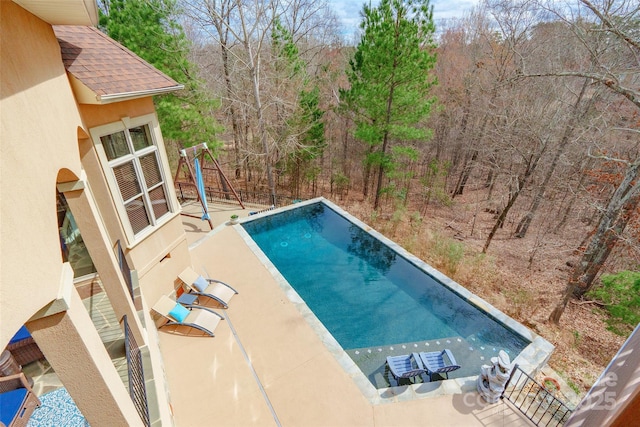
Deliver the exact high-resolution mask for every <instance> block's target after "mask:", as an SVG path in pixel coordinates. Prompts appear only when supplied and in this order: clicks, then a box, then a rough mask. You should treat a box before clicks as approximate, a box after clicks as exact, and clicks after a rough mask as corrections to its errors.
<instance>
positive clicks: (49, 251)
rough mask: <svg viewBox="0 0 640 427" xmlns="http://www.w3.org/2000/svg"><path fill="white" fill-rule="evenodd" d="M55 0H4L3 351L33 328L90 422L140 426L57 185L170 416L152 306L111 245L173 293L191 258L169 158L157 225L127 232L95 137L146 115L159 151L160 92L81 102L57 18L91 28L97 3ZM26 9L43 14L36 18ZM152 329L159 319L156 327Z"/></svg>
mask: <svg viewBox="0 0 640 427" xmlns="http://www.w3.org/2000/svg"><path fill="white" fill-rule="evenodd" d="M56 1H57V5H58V8H57V9H55V8H54V9H51V10H49V9H47V8H44V9H42V8H41V7H40V6H39V5H38V2H33V1H30V0H23V1H21V2H19V3H18V2H12V1H4V0H3V1H0V31H1V33H0V40H1V46H0V52H1V58H0V64H1V69H0V75H1V77H2V78H1V80H0V84H1V89H0V90H1V91H0V100H1V104H0V114H1V119H2V120H1V127H0V138H1V140H0V141H1V147H0V148H1V151H0V162H1V163H0V185H1V193H0V194H1V199H0V202H1V206H0V209H1V210H0V227H1V228H0V245H1V246H0V259H1V263H2V265H1V268H0V348H4V347H5V346H6V345H7V343H8V342H9V340H10V339H11V338H12V336H13V335H14V334H15V333H16V331H18V329H19V328H20V327H21V326H22V325H26V326H27V328H28V330H29V332H30V333H31V335H32V336H33V338H34V339H35V341H36V342H37V344H38V346H39V347H40V349H41V350H42V352H43V353H44V355H45V357H46V358H47V361H48V362H49V363H50V364H51V366H52V367H53V368H54V369H55V371H56V374H57V375H58V377H59V378H60V380H61V381H62V383H63V384H64V386H65V387H66V389H67V390H68V392H69V393H70V394H71V396H72V397H73V399H74V401H75V402H76V404H77V405H78V407H79V409H80V410H81V412H82V413H83V415H84V416H85V417H86V418H87V421H89V423H90V424H91V425H92V426H101V425H110V426H111V425H142V421H141V419H140V417H139V415H138V413H137V412H136V408H135V407H134V405H133V403H132V400H131V398H130V397H129V393H128V390H126V388H125V387H124V385H123V382H122V380H121V379H120V376H119V374H118V373H117V371H116V369H115V368H114V367H113V364H112V362H111V360H110V356H109V353H108V352H107V350H106V349H105V345H104V343H103V342H102V341H101V338H100V336H99V334H98V331H97V330H96V328H95V326H94V325H93V323H92V320H91V318H90V317H89V314H88V313H87V309H86V308H85V307H84V305H83V303H82V300H81V298H80V296H79V294H78V292H77V291H76V288H75V286H74V273H73V271H72V269H71V266H70V264H69V263H68V262H63V255H62V250H61V242H60V234H59V233H60V232H59V224H58V217H57V196H56V191H59V192H60V193H62V194H64V196H65V199H66V201H67V203H68V205H69V208H70V210H71V212H72V213H73V217H74V218H75V221H76V223H77V227H78V229H79V230H80V232H81V234H82V238H83V241H84V243H85V244H86V248H87V250H88V252H89V255H90V256H91V259H92V260H93V264H94V265H95V268H96V269H97V272H98V274H99V277H100V280H101V283H102V286H103V287H104V290H105V292H106V294H107V296H108V298H109V301H110V303H111V306H112V307H113V311H114V312H115V315H116V317H117V318H118V319H122V318H123V316H125V315H126V316H127V318H128V323H129V326H130V327H131V330H132V333H133V336H134V338H135V339H136V341H137V343H138V345H139V347H140V348H141V351H142V353H143V354H145V355H146V356H145V357H146V360H145V364H147V365H149V366H148V368H150V369H147V370H146V372H145V379H146V381H147V383H148V387H150V388H151V389H152V390H151V392H148V394H149V396H151V398H150V401H149V406H150V414H151V418H152V425H170V424H171V423H172V421H171V414H170V412H169V407H170V405H169V402H168V401H167V393H166V391H165V390H166V384H165V383H164V374H163V370H162V367H161V365H160V364H161V360H160V355H159V350H158V343H157V333H156V331H155V325H154V324H153V322H152V321H151V319H150V317H149V309H148V306H147V305H146V303H144V302H141V301H139V302H138V303H137V304H138V306H136V304H135V303H134V301H132V298H131V297H130V295H129V291H128V288H127V286H126V281H125V279H124V277H123V273H122V271H121V270H120V268H119V265H118V260H117V257H116V251H115V248H116V245H117V242H118V241H120V242H121V244H122V248H123V250H124V253H125V256H126V259H127V262H128V264H129V267H130V268H131V269H132V270H133V275H132V276H133V277H134V281H136V279H137V283H138V284H139V285H140V287H145V286H147V287H148V288H149V289H150V294H151V295H157V296H159V295H161V294H166V293H170V292H171V291H173V290H174V289H173V286H174V280H173V279H172V278H175V277H176V276H177V274H178V272H179V271H181V269H183V268H184V267H185V266H186V265H189V264H190V259H189V252H188V247H187V240H186V236H185V233H184V230H183V227H182V223H181V220H180V206H179V203H178V201H177V199H176V196H175V190H174V189H173V184H172V177H171V176H170V172H169V165H168V163H167V161H166V156H164V155H162V156H161V162H162V164H161V168H162V170H163V171H164V175H165V179H166V181H167V183H168V184H167V190H168V194H167V198H168V199H169V204H170V206H171V210H172V212H171V213H170V214H168V215H165V216H164V217H163V218H162V220H161V222H158V224H157V225H156V226H155V227H153V230H151V231H149V232H147V233H145V234H144V235H142V237H140V236H138V235H136V238H135V239H132V234H131V232H129V234H127V232H126V230H125V229H126V227H125V225H124V223H123V219H122V209H123V208H122V206H120V207H119V206H118V203H119V202H120V199H119V198H118V197H119V195H118V194H113V193H114V191H113V185H112V186H111V187H110V186H109V182H108V179H109V178H108V176H107V173H105V170H109V169H108V168H105V165H104V163H105V161H104V156H103V157H102V158H101V157H100V155H99V152H98V150H97V149H96V142H95V140H94V139H92V129H94V128H96V127H100V126H103V125H109V124H111V123H114V122H117V123H125V124H126V123H127V121H128V120H136V118H139V117H146V118H148V120H150V126H151V127H152V128H153V131H154V135H155V142H156V145H157V147H158V150H159V151H162V152H164V150H165V148H164V144H163V141H162V136H161V133H160V130H159V125H158V123H157V118H156V117H155V108H154V104H153V100H152V98H151V96H150V95H146V96H145V95H141V96H140V97H138V99H131V97H132V96H131V95H129V96H128V97H127V100H123V101H122V102H117V100H116V101H114V100H113V99H111V100H110V101H109V102H110V103H109V104H107V105H87V104H82V103H81V102H82V99H79V97H78V95H79V94H77V93H74V86H73V85H72V84H71V83H70V81H71V80H73V79H74V77H73V76H71V75H69V74H68V73H67V72H66V70H65V66H64V64H63V61H62V57H61V51H60V45H59V42H58V40H57V38H56V35H55V34H54V31H53V28H52V24H54V23H55V24H65V22H64V17H63V16H61V14H60V13H58V12H56V10H58V11H59V10H62V9H65V8H72V9H73V8H75V7H78V8H80V9H82V10H80V11H78V14H74V15H73V19H72V18H69V19H72V22H68V23H69V24H82V25H95V23H96V22H94V21H95V19H94V17H95V16H97V6H96V4H95V3H94V2H86V1H78V0H56ZM23 6H24V7H23ZM30 6H33V7H30ZM86 7H88V8H89V10H86V9H85V8H86ZM27 9H30V10H32V11H38V16H36V15H34V14H33V13H32V12H30V11H29V10H27ZM49 17H50V19H49ZM83 17H85V18H83ZM76 90H77V88H76ZM85 95H86V94H84V95H83V96H85ZM112 179H113V178H112ZM120 203H121V202H120ZM148 328H153V329H152V331H151V333H150V331H149V329H148Z"/></svg>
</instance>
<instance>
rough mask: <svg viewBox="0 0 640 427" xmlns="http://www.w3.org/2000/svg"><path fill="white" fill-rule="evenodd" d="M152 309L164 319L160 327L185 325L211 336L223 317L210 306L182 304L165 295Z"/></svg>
mask: <svg viewBox="0 0 640 427" xmlns="http://www.w3.org/2000/svg"><path fill="white" fill-rule="evenodd" d="M152 310H153V311H155V312H156V313H158V314H159V315H161V316H162V317H164V318H165V320H166V322H165V323H163V324H162V325H160V328H162V327H164V326H186V327H189V328H194V329H197V330H199V331H202V332H203V333H205V334H207V335H210V336H212V337H213V336H214V334H213V332H214V331H215V330H216V327H217V326H218V323H220V321H221V320H222V319H223V317H222V316H221V315H220V314H218V313H216V312H215V311H213V310H211V309H210V308H207V307H202V306H197V305H189V306H184V305H182V304H180V303H178V302H175V301H174V300H172V299H171V298H169V297H168V296H166V295H163V296H162V297H161V298H160V300H159V301H158V302H157V303H156V304H155V305H154V306H153V308H152ZM187 335H189V334H187Z"/></svg>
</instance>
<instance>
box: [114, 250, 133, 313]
mask: <svg viewBox="0 0 640 427" xmlns="http://www.w3.org/2000/svg"><path fill="white" fill-rule="evenodd" d="M116 245H117V247H118V265H119V266H120V271H121V272H122V276H123V277H124V281H125V282H126V283H127V288H128V289H129V294H130V295H131V301H133V300H134V296H133V280H131V268H129V264H128V263H127V258H125V256H124V251H123V250H122V245H121V244H120V240H118V241H117V242H116Z"/></svg>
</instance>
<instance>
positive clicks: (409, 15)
mask: <svg viewBox="0 0 640 427" xmlns="http://www.w3.org/2000/svg"><path fill="white" fill-rule="evenodd" d="M363 16H364V20H363V22H362V24H361V28H362V30H363V35H362V38H361V40H360V43H359V44H358V46H357V48H356V51H355V54H354V57H353V59H352V60H351V61H350V69H349V70H348V71H347V77H348V79H349V83H350V88H349V89H348V90H346V91H342V93H341V98H342V102H343V103H344V104H345V107H346V108H347V109H348V110H350V111H352V112H353V113H354V121H355V124H356V131H355V137H356V138H357V139H358V140H360V141H362V142H364V143H366V144H367V145H368V146H369V154H368V156H367V159H366V162H367V163H366V164H367V165H370V166H372V167H374V168H377V170H378V176H377V185H376V193H375V199H374V204H373V206H374V209H377V208H378V206H379V198H380V193H381V189H382V183H383V177H384V173H385V171H386V170H388V169H392V168H393V162H394V156H393V155H392V150H391V149H390V145H391V143H392V142H393V141H397V142H400V141H411V140H425V139H427V138H428V137H429V132H428V131H426V130H425V129H424V128H421V127H420V126H419V125H420V124H421V123H422V122H423V121H424V120H425V119H426V118H427V117H428V116H429V114H430V111H431V107H432V105H433V104H434V102H435V99H434V98H432V97H429V90H430V89H431V87H432V86H433V85H435V84H436V78H435V76H433V75H432V74H431V70H432V69H433V67H434V66H435V62H436V56H435V52H434V49H435V45H434V42H433V35H434V32H435V25H434V23H433V8H432V6H431V5H430V4H429V0H382V1H381V2H380V5H379V6H378V7H375V8H372V7H371V6H367V5H365V6H364V11H363ZM367 181H368V180H367V179H366V178H365V195H366V188H367V186H368V185H367Z"/></svg>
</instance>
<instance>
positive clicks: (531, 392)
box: [502, 365, 572, 426]
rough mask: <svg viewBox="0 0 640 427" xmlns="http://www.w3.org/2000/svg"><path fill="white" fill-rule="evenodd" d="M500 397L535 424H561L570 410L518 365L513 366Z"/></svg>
mask: <svg viewBox="0 0 640 427" xmlns="http://www.w3.org/2000/svg"><path fill="white" fill-rule="evenodd" d="M502 398H503V399H507V400H508V401H509V402H511V403H512V404H513V405H514V406H515V407H516V408H518V410H520V412H522V413H523V414H524V416H526V417H527V418H528V419H529V420H530V421H531V422H532V423H534V424H535V425H537V426H561V425H563V424H564V423H565V422H566V421H567V420H568V419H569V417H570V416H571V412H572V410H571V409H570V408H569V407H568V406H567V405H566V403H564V402H563V401H562V400H560V399H559V398H557V397H556V396H555V395H554V394H553V393H552V392H551V391H550V390H547V389H546V388H545V387H543V386H542V385H541V384H539V383H538V382H537V381H536V380H534V379H533V378H531V377H530V376H529V375H528V374H527V373H526V372H524V371H523V370H522V369H520V367H519V366H518V365H515V366H514V367H513V370H512V371H511V376H510V377H509V381H508V382H507V385H506V387H505V389H504V392H503V393H502Z"/></svg>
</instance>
